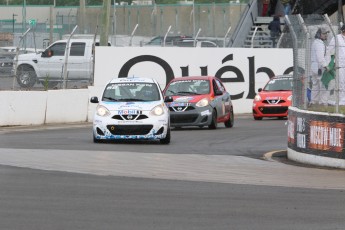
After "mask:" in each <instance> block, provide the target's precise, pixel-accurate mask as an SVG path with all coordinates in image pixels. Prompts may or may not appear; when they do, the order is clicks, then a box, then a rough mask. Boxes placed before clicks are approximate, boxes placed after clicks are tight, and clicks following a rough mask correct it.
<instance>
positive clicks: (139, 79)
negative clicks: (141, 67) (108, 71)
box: [109, 77, 157, 84]
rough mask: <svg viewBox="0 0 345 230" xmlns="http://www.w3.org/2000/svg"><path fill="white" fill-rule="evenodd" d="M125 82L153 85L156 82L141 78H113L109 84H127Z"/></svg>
mask: <svg viewBox="0 0 345 230" xmlns="http://www.w3.org/2000/svg"><path fill="white" fill-rule="evenodd" d="M127 82H144V83H155V84H157V82H156V81H155V80H154V79H152V78H143V77H126V78H123V77H121V78H114V79H112V80H111V81H110V82H109V83H127Z"/></svg>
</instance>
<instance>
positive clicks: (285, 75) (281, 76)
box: [271, 74, 293, 79]
mask: <svg viewBox="0 0 345 230" xmlns="http://www.w3.org/2000/svg"><path fill="white" fill-rule="evenodd" d="M280 78H293V76H292V75H289V74H283V75H277V76H274V77H272V78H271V79H280Z"/></svg>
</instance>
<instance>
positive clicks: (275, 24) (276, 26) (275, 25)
mask: <svg viewBox="0 0 345 230" xmlns="http://www.w3.org/2000/svg"><path fill="white" fill-rule="evenodd" d="M268 29H269V30H270V35H271V40H272V47H273V48H275V47H276V44H277V39H278V38H279V36H280V34H281V33H282V30H281V28H280V18H279V16H277V15H275V16H274V17H273V20H272V21H271V22H270V23H269V24H268Z"/></svg>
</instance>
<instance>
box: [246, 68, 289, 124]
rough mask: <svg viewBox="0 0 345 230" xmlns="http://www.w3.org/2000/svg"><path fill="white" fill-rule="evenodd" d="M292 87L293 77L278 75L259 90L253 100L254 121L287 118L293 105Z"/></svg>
mask: <svg viewBox="0 0 345 230" xmlns="http://www.w3.org/2000/svg"><path fill="white" fill-rule="evenodd" d="M292 86H293V77H292V75H278V76H275V77H273V78H271V79H270V80H269V81H268V82H267V83H266V85H265V87H264V88H259V89H258V93H257V94H256V96H255V98H254V100H253V117H254V120H262V118H264V117H278V118H280V119H281V118H285V117H287V116H288V111H289V106H291V103H292Z"/></svg>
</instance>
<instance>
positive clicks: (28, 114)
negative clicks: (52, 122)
mask: <svg viewBox="0 0 345 230" xmlns="http://www.w3.org/2000/svg"><path fill="white" fill-rule="evenodd" d="M46 105H47V92H39V91H32V92H31V91H0V111H1V112H0V126H12V125H41V124H44V123H45V116H46Z"/></svg>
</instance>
